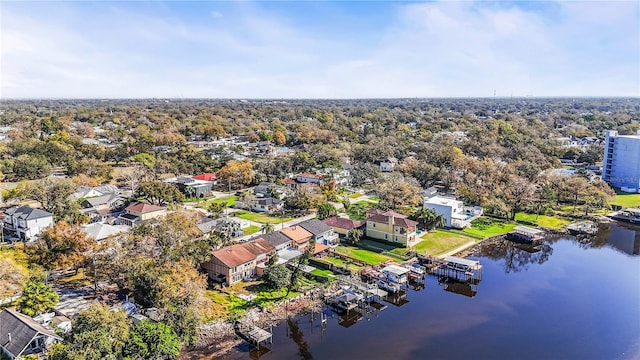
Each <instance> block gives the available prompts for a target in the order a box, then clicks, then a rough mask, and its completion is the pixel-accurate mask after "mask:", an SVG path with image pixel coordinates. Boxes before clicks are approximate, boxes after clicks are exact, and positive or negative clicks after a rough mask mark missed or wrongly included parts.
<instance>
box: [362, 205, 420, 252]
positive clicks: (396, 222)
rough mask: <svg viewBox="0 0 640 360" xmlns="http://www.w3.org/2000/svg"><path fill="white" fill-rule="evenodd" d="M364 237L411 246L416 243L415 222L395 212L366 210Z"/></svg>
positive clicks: (416, 223)
mask: <svg viewBox="0 0 640 360" xmlns="http://www.w3.org/2000/svg"><path fill="white" fill-rule="evenodd" d="M366 222H367V225H366V235H367V236H368V237H370V238H374V239H380V240H385V241H389V242H397V243H402V244H403V245H404V246H413V245H414V244H415V243H416V242H417V240H418V239H417V237H416V230H417V225H418V222H417V221H413V220H409V219H407V217H406V216H405V215H402V214H399V213H397V212H395V211H392V210H389V211H383V210H378V209H371V210H367V218H366Z"/></svg>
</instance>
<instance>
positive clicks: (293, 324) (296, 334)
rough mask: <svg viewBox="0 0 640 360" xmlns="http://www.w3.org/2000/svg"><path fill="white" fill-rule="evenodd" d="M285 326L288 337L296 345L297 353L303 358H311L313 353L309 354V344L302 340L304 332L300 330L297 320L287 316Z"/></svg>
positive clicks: (309, 359) (305, 359) (310, 359)
mask: <svg viewBox="0 0 640 360" xmlns="http://www.w3.org/2000/svg"><path fill="white" fill-rule="evenodd" d="M287 326H288V327H289V337H290V338H291V339H292V340H293V342H295V343H296V345H298V354H299V355H300V356H301V357H302V359H304V360H312V359H313V355H311V351H309V344H307V342H306V341H305V340H304V333H303V332H302V331H301V330H300V326H299V325H298V321H297V320H295V319H293V318H288V319H287Z"/></svg>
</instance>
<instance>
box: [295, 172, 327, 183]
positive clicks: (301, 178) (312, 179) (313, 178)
mask: <svg viewBox="0 0 640 360" xmlns="http://www.w3.org/2000/svg"><path fill="white" fill-rule="evenodd" d="M296 181H297V182H299V183H314V184H320V182H321V181H322V176H321V175H316V174H307V173H303V174H298V176H296Z"/></svg>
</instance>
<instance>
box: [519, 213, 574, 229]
mask: <svg viewBox="0 0 640 360" xmlns="http://www.w3.org/2000/svg"><path fill="white" fill-rule="evenodd" d="M516 222H527V223H533V224H537V225H538V226H541V227H546V228H551V229H562V228H563V227H564V226H565V225H568V224H570V223H571V221H569V220H567V219H566V218H563V217H560V216H547V215H540V216H537V219H536V214H525V213H517V214H516Z"/></svg>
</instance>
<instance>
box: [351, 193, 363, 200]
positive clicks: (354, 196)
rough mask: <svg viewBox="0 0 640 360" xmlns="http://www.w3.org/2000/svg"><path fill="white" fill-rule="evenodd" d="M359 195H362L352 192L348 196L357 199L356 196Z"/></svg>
mask: <svg viewBox="0 0 640 360" xmlns="http://www.w3.org/2000/svg"><path fill="white" fill-rule="evenodd" d="M360 196H362V194H360V193H353V194H351V195H349V198H350V199H357V198H359V197H360Z"/></svg>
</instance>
